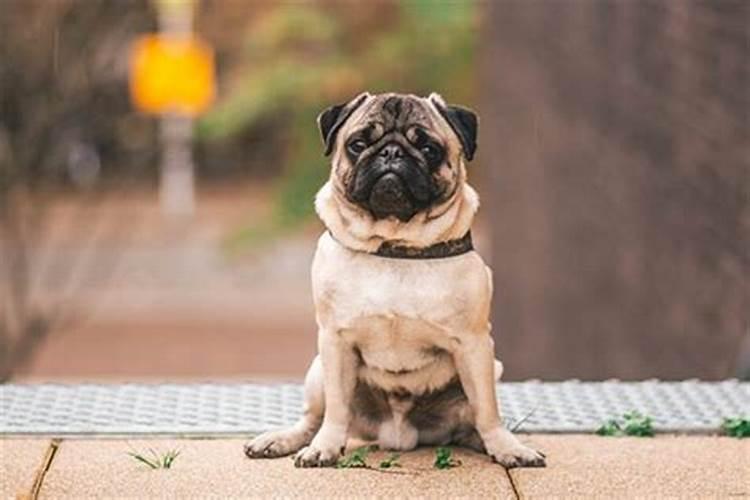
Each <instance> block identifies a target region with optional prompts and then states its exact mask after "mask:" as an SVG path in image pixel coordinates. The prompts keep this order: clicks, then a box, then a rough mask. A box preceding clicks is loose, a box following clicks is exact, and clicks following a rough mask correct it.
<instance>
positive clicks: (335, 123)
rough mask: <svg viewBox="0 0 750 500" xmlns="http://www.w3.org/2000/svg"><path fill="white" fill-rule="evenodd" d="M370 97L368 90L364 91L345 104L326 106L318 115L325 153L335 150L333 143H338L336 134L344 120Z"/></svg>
mask: <svg viewBox="0 0 750 500" xmlns="http://www.w3.org/2000/svg"><path fill="white" fill-rule="evenodd" d="M368 97H371V96H370V94H369V93H368V92H363V93H361V94H359V95H358V96H357V97H355V98H354V99H352V100H351V101H349V102H346V103H344V104H336V105H335V106H331V107H330V108H326V109H325V110H323V112H322V113H320V114H319V115H318V128H319V129H320V135H322V136H323V143H324V144H325V147H326V148H325V155H326V156H328V155H329V154H331V151H333V145H334V144H335V143H336V135H337V134H338V131H339V129H340V128H341V127H342V125H344V122H345V121H346V120H347V118H349V117H350V116H351V114H352V113H354V111H355V110H356V109H357V108H359V107H360V106H361V105H362V103H364V102H365V101H366V100H367V98H368Z"/></svg>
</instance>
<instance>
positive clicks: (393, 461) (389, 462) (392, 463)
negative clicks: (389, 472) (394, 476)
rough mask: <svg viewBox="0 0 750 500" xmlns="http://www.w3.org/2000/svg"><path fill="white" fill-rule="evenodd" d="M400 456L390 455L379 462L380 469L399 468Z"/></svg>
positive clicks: (396, 454)
mask: <svg viewBox="0 0 750 500" xmlns="http://www.w3.org/2000/svg"><path fill="white" fill-rule="evenodd" d="M400 456H401V455H399V454H398V453H391V454H390V455H388V456H387V457H386V458H384V459H383V460H382V461H381V462H380V468H381V469H390V468H391V467H401V464H400V463H399V461H398V459H399V458H400Z"/></svg>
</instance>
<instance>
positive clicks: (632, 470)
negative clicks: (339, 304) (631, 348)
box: [510, 435, 750, 499]
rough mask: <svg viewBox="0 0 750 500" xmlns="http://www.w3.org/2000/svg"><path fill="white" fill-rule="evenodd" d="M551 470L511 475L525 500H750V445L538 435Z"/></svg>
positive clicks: (704, 439)
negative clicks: (553, 499) (747, 499)
mask: <svg viewBox="0 0 750 500" xmlns="http://www.w3.org/2000/svg"><path fill="white" fill-rule="evenodd" d="M529 444H530V445H531V446H534V447H535V448H537V449H539V450H541V451H543V452H544V453H545V454H546V455H547V462H548V467H547V468H546V469H514V470H512V471H511V472H510V474H511V477H512V478H513V482H514V484H515V486H516V488H517V490H518V492H519V494H520V496H521V498H529V499H531V498H550V497H557V498H570V497H579V498H580V497H589V498H591V497H599V498H626V497H627V498H635V497H639V498H690V497H693V498H727V497H731V498H737V497H750V440H749V439H745V440H741V439H734V438H728V437H711V436H690V437H688V436H661V437H654V438H631V437H600V436H583V435H565V436H552V435H534V436H531V438H530V439H529Z"/></svg>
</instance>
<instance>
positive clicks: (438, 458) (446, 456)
mask: <svg viewBox="0 0 750 500" xmlns="http://www.w3.org/2000/svg"><path fill="white" fill-rule="evenodd" d="M459 465H461V461H460V460H456V459H454V458H453V450H451V449H450V448H448V447H446V446H440V447H438V448H436V449H435V464H434V467H435V468H436V469H450V468H452V467H458V466H459Z"/></svg>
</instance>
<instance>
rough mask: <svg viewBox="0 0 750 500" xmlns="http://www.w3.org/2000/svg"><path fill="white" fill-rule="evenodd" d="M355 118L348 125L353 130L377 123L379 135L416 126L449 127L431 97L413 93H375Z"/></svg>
mask: <svg viewBox="0 0 750 500" xmlns="http://www.w3.org/2000/svg"><path fill="white" fill-rule="evenodd" d="M352 118H353V119H352V120H351V124H350V127H347V128H348V129H349V130H348V132H350V133H351V132H356V131H358V130H361V129H363V128H368V127H369V128H372V127H374V128H375V129H376V130H377V132H376V134H377V135H384V134H389V133H391V132H401V133H403V134H406V133H407V132H408V131H409V130H410V129H413V128H414V127H420V128H423V129H426V130H431V131H435V132H439V133H440V132H443V130H442V129H446V127H445V126H444V124H443V123H442V122H443V120H442V119H441V117H440V115H439V114H438V113H437V111H436V110H435V109H434V108H433V106H432V105H431V104H430V103H429V101H428V100H427V99H424V98H421V97H417V96H413V95H400V94H383V95H376V96H375V97H373V98H372V99H369V100H368V101H367V102H366V103H364V104H363V106H362V107H361V108H360V109H358V110H357V112H356V113H355V115H354V116H353V117H352ZM446 132H448V130H447V129H446ZM441 135H442V134H441Z"/></svg>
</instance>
